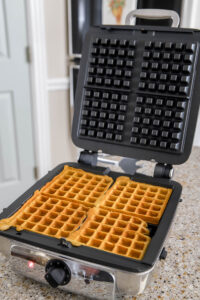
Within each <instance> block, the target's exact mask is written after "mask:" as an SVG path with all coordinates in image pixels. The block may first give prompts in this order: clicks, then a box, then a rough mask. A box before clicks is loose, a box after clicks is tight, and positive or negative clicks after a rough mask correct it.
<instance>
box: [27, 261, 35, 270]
mask: <svg viewBox="0 0 200 300" xmlns="http://www.w3.org/2000/svg"><path fill="white" fill-rule="evenodd" d="M34 266H35V263H34V262H33V261H31V260H29V261H28V267H29V269H33V268H34Z"/></svg>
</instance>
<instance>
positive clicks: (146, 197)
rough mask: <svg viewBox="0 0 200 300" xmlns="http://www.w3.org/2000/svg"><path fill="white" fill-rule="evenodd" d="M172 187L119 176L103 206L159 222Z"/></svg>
mask: <svg viewBox="0 0 200 300" xmlns="http://www.w3.org/2000/svg"><path fill="white" fill-rule="evenodd" d="M171 193H172V189H169V188H164V187H160V186H155V185H150V184H145V183H139V182H136V181H133V180H131V179H130V178H128V177H125V176H121V177H118V178H117V180H116V181H115V183H114V184H113V186H112V187H111V188H110V189H109V191H108V192H107V193H106V195H105V197H104V198H103V199H102V201H101V204H100V205H101V206H102V207H104V208H106V209H110V210H113V211H117V212H122V213H127V214H129V215H133V216H136V217H138V218H141V219H142V220H144V221H146V222H148V223H152V224H158V222H159V221H160V219H161V217H162V214H163V212H164V210H165V207H166V205H167V202H168V200H169V198H170V196H171Z"/></svg>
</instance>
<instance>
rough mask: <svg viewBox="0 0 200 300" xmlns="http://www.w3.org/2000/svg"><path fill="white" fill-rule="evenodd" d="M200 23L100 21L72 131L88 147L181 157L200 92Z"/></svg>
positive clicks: (87, 54) (85, 62)
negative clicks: (180, 25)
mask: <svg viewBox="0 0 200 300" xmlns="http://www.w3.org/2000/svg"><path fill="white" fill-rule="evenodd" d="M199 42H200V31H198V30H189V29H180V28H168V27H152V26H109V25H108V26H101V27H93V28H91V29H90V31H89V32H88V34H87V36H86V39H85V42H84V46H83V51H82V60H81V66H80V71H79V77H78V83H77V90H76V97H75V112H74V119H73V127H72V138H73V141H74V143H75V145H77V146H79V147H81V148H84V149H85V150H91V151H98V150H101V151H102V152H105V153H109V154H112V155H119V156H125V157H131V158H137V159H145V160H155V161H157V162H159V163H167V164H181V163H183V162H185V161H186V160H187V159H188V157H189V155H190V152H191V147H192V142H193V137H194V132H195V126H196V120H197V116H198V107H199V94H200V84H199V82H200V57H199V55H200V54H199Z"/></svg>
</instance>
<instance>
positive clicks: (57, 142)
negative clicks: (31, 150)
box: [44, 0, 76, 168]
mask: <svg viewBox="0 0 200 300" xmlns="http://www.w3.org/2000/svg"><path fill="white" fill-rule="evenodd" d="M44 11H45V33H46V52H47V74H48V75H47V76H48V80H47V89H48V101H49V117H50V146H51V149H50V151H51V168H52V167H54V166H56V165H57V164H59V163H61V162H65V161H73V160H75V159H76V151H75V148H74V147H73V145H72V142H71V126H70V115H69V114H70V110H69V90H68V88H69V79H68V73H67V8H66V1H65V0H57V1H55V0H44Z"/></svg>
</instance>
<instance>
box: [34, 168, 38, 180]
mask: <svg viewBox="0 0 200 300" xmlns="http://www.w3.org/2000/svg"><path fill="white" fill-rule="evenodd" d="M33 176H34V178H35V179H38V167H34V168H33Z"/></svg>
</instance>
